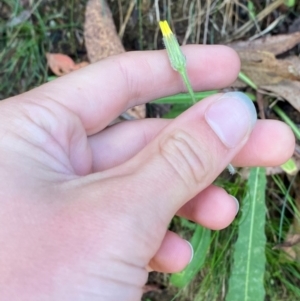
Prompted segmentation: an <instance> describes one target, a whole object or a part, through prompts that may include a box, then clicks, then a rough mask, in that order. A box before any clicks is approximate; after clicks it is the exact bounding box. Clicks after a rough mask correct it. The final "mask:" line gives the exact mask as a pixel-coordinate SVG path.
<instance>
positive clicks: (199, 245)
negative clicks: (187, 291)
mask: <svg viewBox="0 0 300 301" xmlns="http://www.w3.org/2000/svg"><path fill="white" fill-rule="evenodd" d="M210 234H211V231H210V230H208V229H206V228H203V227H201V226H199V225H197V227H196V230H195V232H194V234H193V237H192V239H191V244H192V246H193V248H194V257H193V260H192V262H191V263H190V264H189V265H188V266H187V267H186V268H185V269H184V270H183V271H182V272H180V273H176V274H173V275H172V276H171V278H170V281H171V283H172V284H173V285H175V286H177V287H180V288H182V287H184V286H186V285H187V284H189V283H190V282H191V281H192V280H193V278H194V277H195V276H196V274H197V273H198V272H199V271H200V269H201V268H202V266H203V264H204V261H205V258H206V254H207V251H208V248H209V245H210Z"/></svg>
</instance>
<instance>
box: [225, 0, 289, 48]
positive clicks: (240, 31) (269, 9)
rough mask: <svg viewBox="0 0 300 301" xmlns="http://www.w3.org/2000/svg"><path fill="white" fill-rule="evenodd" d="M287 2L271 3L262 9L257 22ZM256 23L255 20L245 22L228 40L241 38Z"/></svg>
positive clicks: (282, 0) (280, 0) (278, 0)
mask: <svg viewBox="0 0 300 301" xmlns="http://www.w3.org/2000/svg"><path fill="white" fill-rule="evenodd" d="M284 2H285V0H277V1H275V2H273V3H271V4H270V5H269V6H267V7H266V8H265V9H264V10H262V11H261V12H260V13H259V14H258V15H257V16H256V22H260V21H261V20H263V19H264V18H265V17H267V16H268V15H269V14H270V13H271V12H272V11H274V10H275V9H276V8H278V7H279V6H280V5H282V4H283V3H284ZM253 25H254V22H253V20H249V21H248V22H247V23H245V24H244V25H243V26H242V27H240V28H239V29H238V30H237V31H236V32H235V33H234V34H233V35H232V36H231V38H230V39H228V40H227V42H230V41H232V40H234V39H238V38H241V37H242V36H244V35H245V34H246V33H247V32H248V31H249V30H250V29H251V28H252V27H253Z"/></svg>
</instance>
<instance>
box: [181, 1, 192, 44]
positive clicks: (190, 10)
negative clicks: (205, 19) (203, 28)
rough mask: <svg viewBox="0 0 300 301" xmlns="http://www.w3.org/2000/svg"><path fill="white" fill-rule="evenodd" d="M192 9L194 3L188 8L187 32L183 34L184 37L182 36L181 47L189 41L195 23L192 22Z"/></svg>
mask: <svg viewBox="0 0 300 301" xmlns="http://www.w3.org/2000/svg"><path fill="white" fill-rule="evenodd" d="M193 8H194V2H192V3H191V4H190V8H189V18H188V20H189V23H188V28H187V31H186V32H185V36H184V39H183V41H182V45H185V44H186V43H187V40H188V39H189V37H190V35H191V33H192V28H193V27H194V25H195V22H194V20H193Z"/></svg>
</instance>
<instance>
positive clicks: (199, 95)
mask: <svg viewBox="0 0 300 301" xmlns="http://www.w3.org/2000/svg"><path fill="white" fill-rule="evenodd" d="M217 93H218V91H217V90H212V91H204V92H195V93H194V94H195V98H196V101H199V100H202V99H204V98H206V97H208V96H211V95H214V94H217ZM153 102H154V103H169V104H191V96H190V94H188V93H180V94H176V95H172V96H168V97H163V98H159V99H156V100H154V101H153Z"/></svg>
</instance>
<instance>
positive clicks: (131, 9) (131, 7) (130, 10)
mask: <svg viewBox="0 0 300 301" xmlns="http://www.w3.org/2000/svg"><path fill="white" fill-rule="evenodd" d="M134 6H135V0H131V2H130V5H129V8H128V10H127V13H126V16H125V20H124V22H123V24H122V26H121V28H120V31H119V37H120V39H122V38H123V35H124V32H125V29H126V26H127V23H128V21H129V18H130V16H131V14H132V11H133V8H134Z"/></svg>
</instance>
